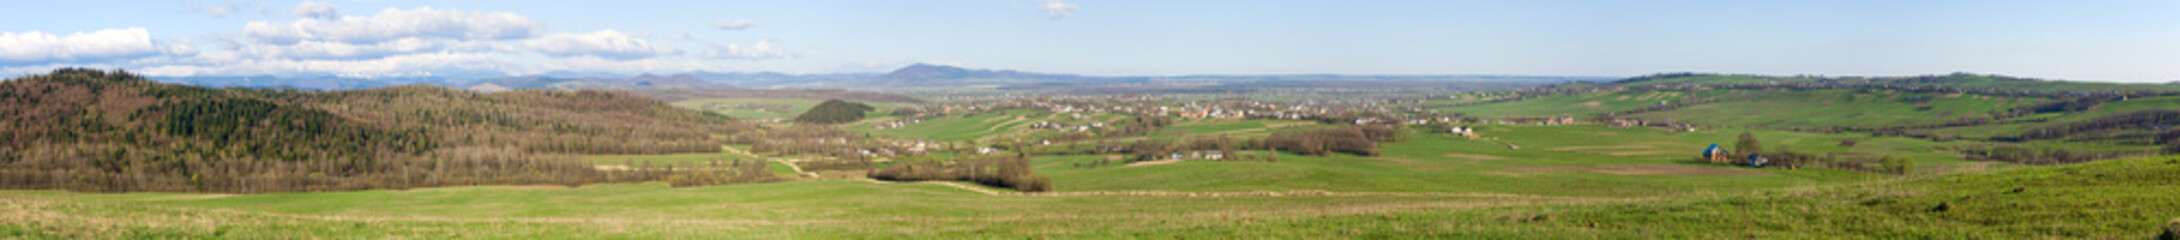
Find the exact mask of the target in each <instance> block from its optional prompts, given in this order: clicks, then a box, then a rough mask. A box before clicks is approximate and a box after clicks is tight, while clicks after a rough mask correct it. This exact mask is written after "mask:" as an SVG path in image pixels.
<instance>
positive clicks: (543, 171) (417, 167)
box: [0, 69, 753, 192]
mask: <svg viewBox="0 0 2180 240" xmlns="http://www.w3.org/2000/svg"><path fill="white" fill-rule="evenodd" d="M750 129H753V128H752V126H750V125H747V124H743V123H740V122H738V121H734V120H733V119H730V118H727V117H724V116H717V115H710V114H704V113H697V112H692V111H688V110H683V109H679V108H675V107H673V106H669V105H667V104H665V103H664V102H659V101H657V100H651V99H647V98H642V97H638V96H634V95H630V94H626V93H619V92H608V91H548V90H519V91H507V92H500V93H492V94H485V93H476V92H469V91H462V90H453V89H446V88H440V87H430V86H401V87H389V88H376V89H365V90H354V91H332V92H321V91H299V90H270V89H248V88H227V89H213V88H205V87H197V86H187V85H174V84H165V83H158V82H153V81H150V80H146V79H144V78H142V77H139V76H136V75H133V74H130V73H128V72H123V71H115V72H105V71H100V70H91V69H60V70H55V71H53V72H52V73H49V74H44V75H33V76H27V77H23V78H19V79H13V80H9V81H5V82H0V188H16V189H69V190H79V191H184V192H282V191H331V190H353V189H380V188H410V187H428V186H444V185H469V184H566V185H575V184H584V183H594V182H615V181H650V180H657V179H664V178H665V177H666V176H668V175H673V174H687V173H686V172H684V173H669V172H640V173H639V172H602V171H599V170H596V169H593V167H592V166H591V164H590V163H589V162H587V161H585V160H584V159H582V158H579V157H576V156H572V155H568V154H658V153H686V152H716V151H719V150H718V149H719V146H720V145H721V144H724V143H725V142H727V141H728V140H730V139H722V138H719V137H715V136H731V135H735V134H738V133H741V132H746V131H749V130H750ZM722 174H731V173H722ZM691 179H700V178H691Z"/></svg>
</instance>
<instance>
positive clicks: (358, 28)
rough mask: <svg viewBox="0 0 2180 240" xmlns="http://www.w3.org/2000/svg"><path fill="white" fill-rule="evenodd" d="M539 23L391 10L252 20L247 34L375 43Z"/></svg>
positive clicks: (507, 16)
mask: <svg viewBox="0 0 2180 240" xmlns="http://www.w3.org/2000/svg"><path fill="white" fill-rule="evenodd" d="M537 29H538V24H537V23H536V22H532V21H530V18H529V17H524V16H522V15H516V14H513V13H481V12H467V13H465V12H458V11H442V10H434V9H432V8H431V7H421V8H417V9H415V10H401V9H398V8H387V9H386V10H383V11H379V13H378V15H374V16H369V17H340V18H338V19H331V20H320V19H312V18H306V19H301V20H296V21H295V22H293V23H289V24H273V23H268V22H264V21H251V22H250V23H249V24H248V25H247V26H244V27H243V29H242V35H243V36H246V37H249V38H251V39H254V40H257V41H260V42H266V43H274V44H294V43H298V42H303V41H336V42H349V43H372V42H379V41H387V40H394V39H401V38H409V37H420V38H451V39H520V38H527V37H530V36H531V35H533V34H535V32H537V31H538V30H537Z"/></svg>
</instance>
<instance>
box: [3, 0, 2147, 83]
mask: <svg viewBox="0 0 2180 240" xmlns="http://www.w3.org/2000/svg"><path fill="white" fill-rule="evenodd" d="M10 7H11V8H15V9H25V10H26V11H18V12H15V13H12V14H5V15H0V77H6V76H19V75H24V74H35V73H43V72H46V71H50V70H51V69H54V68H61V67H90V68H106V69H117V68H118V69H127V70H130V71H135V72H140V73H144V74H149V75H156V76H245V75H247V76H256V75H274V76H328V75H331V76H343V77H355V78H389V77H432V76H464V77H468V76H489V75H535V74H542V73H555V72H568V73H586V74H587V73H601V74H622V75H633V74H640V73H676V72H692V71H705V72H780V73H811V74H824V73H844V72H873V71H885V70H890V69H896V68H899V67H902V66H907V65H909V64H913V63H919V62H925V63H940V62H943V63H957V64H966V65H975V66H980V67H983V68H992V69H1012V70H1021V71H1030V72H1047V73H1067V74H1083V75H1104V76H1123V75H1125V76H1157V75H1193V74H1225V75H1256V74H1354V75H1438V74H1487V75H1539V76H1545V75H1549V76H1637V75H1644V74H1651V73H1661V72H1712V73H1736V74H1769V75H1795V74H1815V75H1831V76H1906V75H1925V74H1946V73H1952V72H1973V73H1984V74H2001V75H2012V76H2022V77H2033V78H2045V79H2065V80H2092V81H2127V82H2168V81H2180V68H2174V67H2171V66H2175V65H2180V14H2170V13H2173V12H2180V2H2175V1H2139V0H2120V1H2100V2H2099V3H2098V4H2069V3H2064V2H2048V1H2015V0H1998V1H1979V2H1975V3H1965V4H1964V3H1950V2H1915V1H1908V2H1902V1H1881V0H1844V1H1784V2H1773V1H1764V2H1749V1H1734V0H1691V1H1678V2H1666V3H1657V2H1626V1H1604V0H1574V1H1472V0H1451V1H1329V2H1256V1H1238V0H1208V1H1083V0H1009V1H942V2H912V1H876V0H814V1H783V2H764V1H759V2H748V1H659V2H642V3H622V2H595V1H560V0H543V1H514V2H509V1H437V0H404V1H333V0H201V1H195V0H193V1H185V2H166V3H153V2H143V1H127V0H80V1H25V2H19V3H14V4H11V5H10ZM1085 7H1088V8H1085ZM1207 10H1208V11H1207Z"/></svg>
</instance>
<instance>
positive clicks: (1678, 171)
mask: <svg viewBox="0 0 2180 240" xmlns="http://www.w3.org/2000/svg"><path fill="white" fill-rule="evenodd" d="M1499 171H1506V172H1593V173H1603V174H1612V175H1769V174H1771V173H1770V172H1762V171H1749V170H1741V169H1724V168H1708V167H1696V166H1686V165H1605V166H1561V167H1528V168H1506V169H1499Z"/></svg>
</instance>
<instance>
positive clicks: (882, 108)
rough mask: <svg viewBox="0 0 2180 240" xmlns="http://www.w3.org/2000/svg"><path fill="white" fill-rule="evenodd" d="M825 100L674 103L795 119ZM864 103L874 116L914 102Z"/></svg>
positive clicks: (738, 114)
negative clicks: (780, 108) (774, 108)
mask: <svg viewBox="0 0 2180 240" xmlns="http://www.w3.org/2000/svg"><path fill="white" fill-rule="evenodd" d="M823 102H825V99H796V98H705V99H690V100H682V101H677V102H673V105H674V106H676V107H682V108H688V109H696V110H703V111H716V112H719V113H720V114H725V115H727V116H729V117H735V118H741V119H763V118H776V119H793V118H795V116H797V115H801V114H802V112H803V111H809V110H810V108H811V107H816V106H817V105H818V103H823ZM748 104H757V105H779V106H786V107H787V108H786V109H784V110H783V111H771V110H767V109H763V108H743V107H741V106H744V105H748ZM863 104H868V105H870V106H871V107H872V108H875V109H877V110H876V111H871V112H870V113H869V114H871V115H873V116H883V115H888V114H890V113H888V112H887V111H893V109H895V108H900V107H906V106H911V105H913V104H908V103H893V102H864V103H863Z"/></svg>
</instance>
